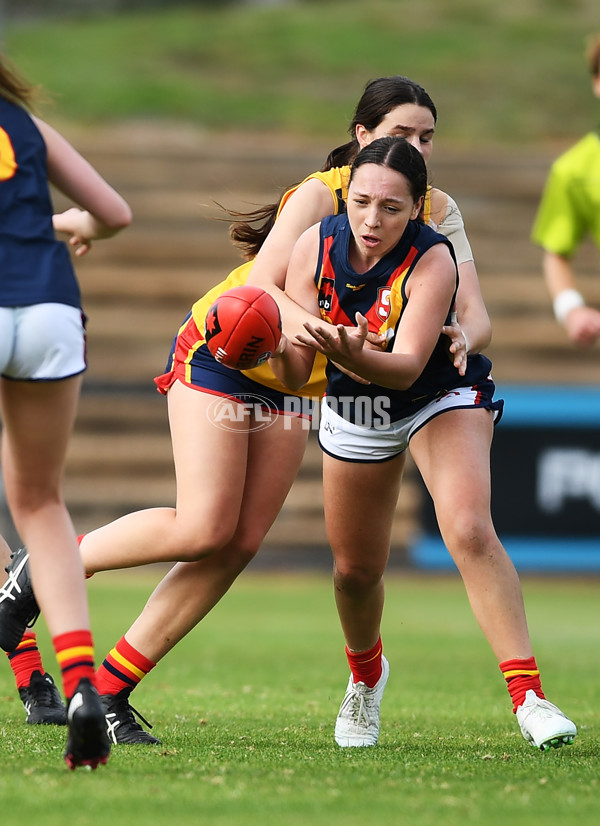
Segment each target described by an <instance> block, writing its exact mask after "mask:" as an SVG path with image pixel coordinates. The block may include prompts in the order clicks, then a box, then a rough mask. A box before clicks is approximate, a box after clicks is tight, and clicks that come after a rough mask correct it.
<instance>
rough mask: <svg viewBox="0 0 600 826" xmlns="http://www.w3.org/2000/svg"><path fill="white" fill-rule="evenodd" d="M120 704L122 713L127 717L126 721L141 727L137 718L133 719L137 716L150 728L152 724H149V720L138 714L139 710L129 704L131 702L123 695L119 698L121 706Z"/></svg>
mask: <svg viewBox="0 0 600 826" xmlns="http://www.w3.org/2000/svg"><path fill="white" fill-rule="evenodd" d="M121 705H122V712H123V714H124V715H125V717H126V718H127V722H128V723H130V724H132V725H134V726H137V727H138V728H141V726H140V724H139V723H138V722H137V720H136V719H135V718H136V717H137V718H138V719H139V720H141V721H142V723H143V724H144V725H145V726H147V727H148V728H149V729H151V728H152V724H151V723H149V722H148V720H146V718H145V717H143V716H142V715H141V714H140V712H139V711H138V710H137V709H136V708H134V707H133V706H132V705H131V703H130V702H129V700H128V699H127V698H126V697H123V698H122V699H121V700H120V702H119V706H121ZM119 712H121V709H120V708H119ZM134 715H135V716H134ZM119 716H120V713H119Z"/></svg>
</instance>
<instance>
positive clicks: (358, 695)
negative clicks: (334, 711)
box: [344, 686, 373, 726]
mask: <svg viewBox="0 0 600 826" xmlns="http://www.w3.org/2000/svg"><path fill="white" fill-rule="evenodd" d="M372 699H373V692H372V690H371V689H369V688H367V686H365V690H364V692H363V691H359V690H358V689H357V688H356V687H355V688H354V690H353V691H352V693H351V694H350V695H349V696H348V699H347V701H346V702H345V703H344V710H345V709H346V708H348V707H350V715H351V716H352V718H353V719H354V721H355V722H356V723H357V725H367V726H368V725H369V724H370V723H371V717H370V714H369V712H370V711H371V710H372V709H371V706H372V702H369V700H371V701H372Z"/></svg>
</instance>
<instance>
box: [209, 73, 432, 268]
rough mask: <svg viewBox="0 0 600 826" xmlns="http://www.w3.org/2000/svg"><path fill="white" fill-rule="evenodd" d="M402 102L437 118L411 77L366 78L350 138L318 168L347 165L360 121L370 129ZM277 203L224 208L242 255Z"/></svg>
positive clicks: (258, 238)
mask: <svg viewBox="0 0 600 826" xmlns="http://www.w3.org/2000/svg"><path fill="white" fill-rule="evenodd" d="M405 103H414V104H416V105H417V106H424V107H425V108H427V109H429V111H430V112H431V114H432V115H433V119H434V122H435V121H437V110H436V108H435V105H434V103H433V101H432V99H431V98H430V97H429V95H428V94H427V92H426V91H425V89H424V88H423V87H422V86H420V85H419V84H418V83H415V81H414V80H410V78H407V77H404V76H403V75H392V76H390V77H379V78H376V79H375V80H370V81H369V82H368V83H367V85H366V86H365V89H364V91H363V93H362V95H361V98H360V100H359V101H358V104H357V106H356V110H355V112H354V117H353V118H352V120H351V121H350V125H349V127H348V132H349V134H350V140H349V141H348V142H347V143H345V144H343V145H342V146H338V147H337V148H336V149H333V150H332V151H331V152H330V153H329V155H328V156H327V159H326V161H325V163H324V164H323V166H322V167H321V172H327V171H328V170H329V169H333V168H334V167H341V166H348V165H349V164H351V163H352V162H353V161H354V159H355V158H356V156H357V155H358V152H359V149H360V146H359V144H358V141H357V140H356V127H357V125H359V124H360V125H361V126H364V127H365V128H366V129H367V130H368V131H369V132H372V131H373V130H374V129H376V128H377V127H378V126H379V124H380V123H381V121H382V120H383V119H384V118H385V116H386V115H387V114H389V112H391V111H392V109H395V108H396V107H397V106H402V105H403V104H405ZM282 197H283V195H282ZM280 203H281V198H280V199H279V201H278V202H277V203H275V204H268V205H267V206H262V207H259V208H258V209H256V210H254V211H253V212H246V213H244V212H235V211H233V210H225V211H226V212H227V215H228V218H229V219H232V223H231V225H230V227H229V234H230V237H231V240H232V241H233V243H234V244H235V245H236V246H237V247H239V248H240V249H241V250H242V253H243V255H244V257H245V258H248V259H250V258H253V257H254V256H255V255H256V254H257V253H258V251H259V249H260V248H261V246H262V245H263V242H264V240H265V238H266V237H267V235H268V234H269V232H270V230H271V228H272V226H273V224H274V223H275V218H276V217H277V210H278V209H279V204H280ZM253 224H258V226H253Z"/></svg>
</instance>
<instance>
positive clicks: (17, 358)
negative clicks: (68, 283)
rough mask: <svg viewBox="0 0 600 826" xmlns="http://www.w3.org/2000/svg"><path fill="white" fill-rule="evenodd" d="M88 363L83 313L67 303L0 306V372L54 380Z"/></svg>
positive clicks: (7, 375) (5, 375)
mask: <svg viewBox="0 0 600 826" xmlns="http://www.w3.org/2000/svg"><path fill="white" fill-rule="evenodd" d="M86 366H87V362H86V349H85V316H84V314H83V313H82V311H81V310H80V309H78V308H77V307H70V306H68V305H67V304H56V303H50V304H32V305H31V306H27V307H0V375H1V376H2V377H3V378H8V379H18V380H21V381H56V380H58V379H66V378H69V377H70V376H76V375H77V374H78V373H82V372H83V371H84V370H85V369H86Z"/></svg>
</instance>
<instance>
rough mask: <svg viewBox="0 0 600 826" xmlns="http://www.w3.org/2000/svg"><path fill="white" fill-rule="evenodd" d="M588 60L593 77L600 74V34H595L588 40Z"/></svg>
mask: <svg viewBox="0 0 600 826" xmlns="http://www.w3.org/2000/svg"><path fill="white" fill-rule="evenodd" d="M586 55H587V61H588V66H589V67H590V72H591V73H592V75H593V77H598V76H599V75H600V34H597V35H594V36H593V37H591V38H590V39H589V41H588V47H587V52H586Z"/></svg>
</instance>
